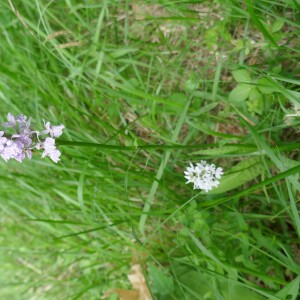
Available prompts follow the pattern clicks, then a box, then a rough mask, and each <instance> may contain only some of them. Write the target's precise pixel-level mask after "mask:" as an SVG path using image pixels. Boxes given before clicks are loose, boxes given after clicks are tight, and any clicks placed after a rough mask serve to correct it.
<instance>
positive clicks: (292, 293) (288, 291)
mask: <svg viewBox="0 0 300 300" xmlns="http://www.w3.org/2000/svg"><path fill="white" fill-rule="evenodd" d="M299 284H300V276H298V277H296V278H295V279H294V280H293V281H291V282H290V283H289V284H288V285H286V286H285V287H284V288H283V289H282V290H280V291H279V292H278V293H277V294H276V295H275V296H277V297H280V298H281V299H289V300H296V299H297V296H298V292H299Z"/></svg>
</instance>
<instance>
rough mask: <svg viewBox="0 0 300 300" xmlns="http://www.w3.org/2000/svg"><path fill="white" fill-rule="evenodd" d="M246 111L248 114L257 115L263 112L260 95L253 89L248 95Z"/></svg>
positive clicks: (262, 102)
mask: <svg viewBox="0 0 300 300" xmlns="http://www.w3.org/2000/svg"><path fill="white" fill-rule="evenodd" d="M247 104H248V110H249V112H254V113H257V114H259V115H261V114H262V113H263V110H264V100H263V97H262V94H261V93H260V92H259V91H258V90H257V89H256V88H253V89H252V90H251V92H250V95H249V102H248V103H247Z"/></svg>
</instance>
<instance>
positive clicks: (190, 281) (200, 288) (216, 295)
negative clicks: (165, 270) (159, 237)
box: [178, 270, 274, 300]
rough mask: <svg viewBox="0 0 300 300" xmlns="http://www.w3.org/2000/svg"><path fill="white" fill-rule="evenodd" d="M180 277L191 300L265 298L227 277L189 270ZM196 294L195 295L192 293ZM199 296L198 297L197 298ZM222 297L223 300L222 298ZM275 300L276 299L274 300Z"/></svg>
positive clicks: (258, 299)
mask: <svg viewBox="0 0 300 300" xmlns="http://www.w3.org/2000/svg"><path fill="white" fill-rule="evenodd" d="M181 273H182V275H181V276H178V277H179V281H180V282H181V284H183V286H184V288H185V289H186V290H188V291H190V292H191V294H192V295H195V296H194V297H193V296H190V298H189V299H210V300H218V299H228V300H229V299H230V300H241V299H243V300H263V299H266V298H265V297H263V296H261V295H259V294H257V293H255V292H253V291H251V290H250V289H248V288H247V287H245V286H243V285H242V284H241V283H240V282H237V281H235V280H231V279H227V278H226V277H225V276H218V277H217V276H211V275H208V274H205V273H204V272H202V271H194V270H189V271H187V270H186V271H185V272H181ZM192 292H194V293H192ZM196 295H197V296H196ZM221 295H222V298H221V297H220V296H221ZM273 299H274V298H273Z"/></svg>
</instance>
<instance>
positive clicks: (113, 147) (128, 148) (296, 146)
mask: <svg viewBox="0 0 300 300" xmlns="http://www.w3.org/2000/svg"><path fill="white" fill-rule="evenodd" d="M56 144H57V145H58V146H75V147H96V148H102V149H110V150H121V151H132V150H138V149H141V150H147V149H161V150H171V149H183V150H184V149H208V148H219V147H220V145H219V144H195V145H177V144H174V145H165V144H164V145H153V144H150V145H137V146H121V145H120V146H118V145H107V144H98V143H87V142H73V141H63V140H57V141H56ZM226 146H230V147H236V148H237V149H240V148H247V149H249V152H252V151H257V150H258V149H257V146H256V145H254V144H229V143H228V144H226ZM272 148H274V149H276V150H277V151H278V150H279V151H288V150H295V149H299V148H300V143H293V144H283V145H278V146H274V147H272Z"/></svg>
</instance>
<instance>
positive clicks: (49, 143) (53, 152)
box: [40, 137, 61, 163]
mask: <svg viewBox="0 0 300 300" xmlns="http://www.w3.org/2000/svg"><path fill="white" fill-rule="evenodd" d="M40 146H41V148H43V149H44V152H43V154H42V158H44V157H46V156H49V157H50V158H51V159H52V160H53V161H54V162H55V163H57V162H58V161H59V160H60V159H59V157H60V155H61V153H60V151H59V150H58V149H57V148H56V145H55V139H53V138H50V137H47V138H46V140H45V141H44V143H42V145H40Z"/></svg>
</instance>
